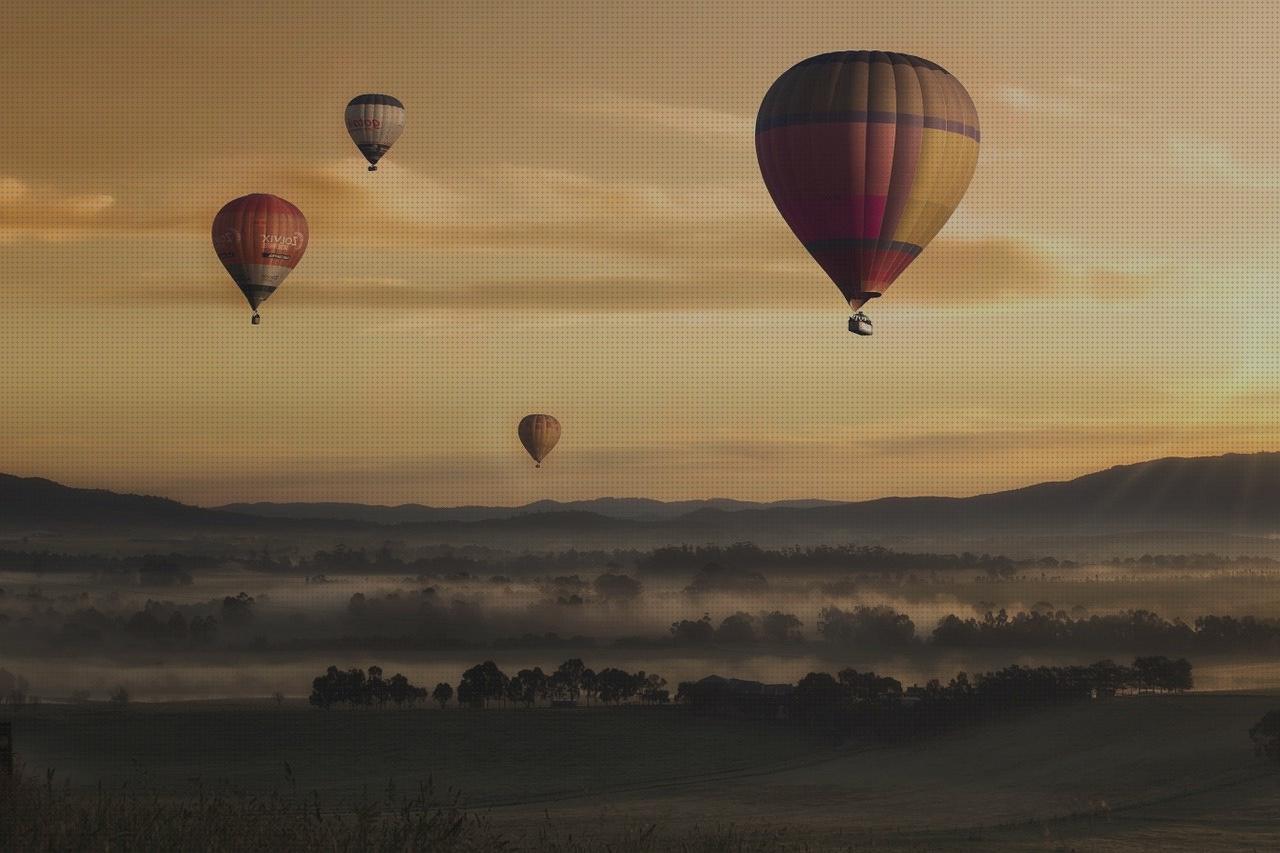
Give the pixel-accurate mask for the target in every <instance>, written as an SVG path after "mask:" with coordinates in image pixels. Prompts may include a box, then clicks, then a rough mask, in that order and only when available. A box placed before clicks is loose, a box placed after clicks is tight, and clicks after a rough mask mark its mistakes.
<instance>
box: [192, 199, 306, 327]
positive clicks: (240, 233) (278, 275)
mask: <svg viewBox="0 0 1280 853" xmlns="http://www.w3.org/2000/svg"><path fill="white" fill-rule="evenodd" d="M309 239H310V232H309V231H308V230H307V219H306V217H304V216H303V215H302V211H301V210H298V208H296V207H294V206H293V205H292V204H290V203H289V202H287V201H285V200H284V199H282V198H280V197H279V196H274V195H267V194H266V193H254V194H253V195H246V196H241V197H240V198H237V199H234V200H232V201H229V202H227V203H226V205H224V206H223V208H222V210H219V211H218V215H217V216H215V217H214V218H213V248H214V250H215V251H216V252H217V253H218V260H220V261H222V265H223V266H224V267H226V268H227V272H228V273H230V274H231V278H232V279H233V280H234V281H235V283H236V286H237V287H239V288H240V292H241V293H243V294H244V298H245V299H246V300H248V302H249V307H250V308H252V309H253V325H255V326H256V325H258V323H260V322H261V321H262V318H261V317H260V316H259V315H258V306H259V305H261V304H262V303H263V302H266V301H267V299H268V298H270V296H271V294H273V293H275V292H276V288H278V287H279V286H280V284H281V283H282V282H283V281H284V280H285V277H286V276H288V275H289V273H290V272H291V271H292V270H293V268H294V267H296V266H297V265H298V261H300V260H302V255H303V253H304V252H305V251H306V250H307V242H308V241H309Z"/></svg>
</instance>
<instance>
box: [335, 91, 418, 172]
mask: <svg viewBox="0 0 1280 853" xmlns="http://www.w3.org/2000/svg"><path fill="white" fill-rule="evenodd" d="M404 118H405V112H404V104H402V103H400V101H398V100H396V99H395V98H393V97H391V96H390V95H357V96H356V97H354V98H352V99H351V103H349V104H347V133H349V134H351V141H352V142H354V143H355V144H356V147H357V148H359V149H360V153H361V154H363V155H364V158H365V159H366V160H368V161H369V171H370V172H376V171H378V161H379V160H381V159H382V155H383V154H386V153H387V149H389V148H390V147H391V146H392V145H394V144H395V141H396V140H397V139H399V138H400V134H401V133H402V132H403V131H404Z"/></svg>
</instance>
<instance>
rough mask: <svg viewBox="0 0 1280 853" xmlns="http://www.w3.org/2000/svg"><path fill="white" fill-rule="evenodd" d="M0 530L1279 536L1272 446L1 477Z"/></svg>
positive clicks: (801, 538)
mask: <svg viewBox="0 0 1280 853" xmlns="http://www.w3.org/2000/svg"><path fill="white" fill-rule="evenodd" d="M0 529H2V530H3V531H4V532H5V533H7V534H12V533H14V532H27V531H31V530H76V531H82V532H83V531H89V532H98V533H108V532H112V531H114V532H115V533H116V534H119V533H121V532H127V531H144V530H145V531H157V530H161V531H163V530H170V531H184V532H185V533H186V534H187V535H190V534H192V533H196V534H208V535H217V534H233V535H237V536H256V535H270V536H289V535H302V534H304V533H305V534H306V535H308V536H315V535H330V536H339V537H347V538H360V537H365V536H367V537H375V538H376V537H387V536H389V535H394V536H395V537H397V538H407V539H414V540H421V541H441V542H446V541H447V542H455V543H456V542H467V543H477V544H490V543H492V542H495V541H499V542H501V543H502V544H504V545H509V544H510V543H511V541H512V538H513V537H514V538H515V539H518V540H521V541H524V540H525V539H527V540H528V542H529V543H530V544H529V547H532V546H533V544H537V543H547V542H555V543H560V544H564V543H570V544H574V543H577V542H581V543H582V544H583V545H584V546H585V545H587V544H593V545H598V544H600V543H601V542H605V541H608V542H611V543H615V544H618V545H625V544H632V543H641V542H643V543H646V544H653V543H678V542H712V541H734V540H753V541H770V542H775V543H777V542H792V543H809V542H818V541H827V542H834V541H878V540H880V541H884V540H888V539H898V540H900V539H902V538H904V537H905V538H926V539H931V540H936V539H939V538H944V539H945V538H947V537H953V538H954V537H956V536H964V537H970V538H972V537H988V538H995V539H999V538H1001V537H1006V536H1092V537H1098V536H1106V535H1110V534H1120V533H1126V534H1130V533H1138V532H1156V531H1177V532H1180V533H1184V534H1189V533H1201V534H1203V533H1212V534H1228V535H1235V536H1241V535H1243V536H1249V537H1260V536H1265V537H1270V536H1271V535H1272V534H1273V533H1275V532H1277V531H1280V453H1253V454H1228V455H1225V456H1214V457H1197V458H1165V459H1157V460H1152V461H1148V462H1140V463H1136V464H1132V465H1120V466H1116V467H1113V468H1108V469H1105V470H1102V471H1098V472H1095V473H1092V474H1087V475H1085V476H1082V477H1077V478H1075V479H1072V480H1066V481H1061V482H1046V483H1038V484H1035V485H1031V486H1025V487H1022V488H1018V489H1011V490H1007V491H1000V492H993V493H989V494H982V495H974V496H971V497H927V496H926V497H888V498H881V499H878V500H869V501H858V502H848V503H841V502H834V501H821V500H811V501H781V502H777V503H751V502H746V501H735V500H730V499H711V500H701V501H699V500H693V501H675V502H662V501H656V500H649V499H644V498H599V499H596V500H585V501H573V502H568V503H559V502H555V501H538V502H535V503H531V504H526V505H523V506H516V507H496V506H464V507H430V506H422V505H417V504H406V505H401V506H369V505H364V504H351V503H235V504H228V505H225V506H220V507H214V508H204V507H196V506H191V505H187V504H182V503H179V502H177V501H172V500H168V499H166V498H160V497H152V496H142V495H130V494H119V493H116V492H110V491H105V490H99V489H79V488H72V487H69V486H64V485H60V484H58V483H54V482H52V481H49V480H43V479H38V478H20V477H14V476H9V475H0Z"/></svg>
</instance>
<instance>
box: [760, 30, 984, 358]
mask: <svg viewBox="0 0 1280 853" xmlns="http://www.w3.org/2000/svg"><path fill="white" fill-rule="evenodd" d="M978 138H979V133H978V113H977V111H976V110H975V109H974V108H973V101H972V100H970V98H969V93H968V92H966V91H965V89H964V87H963V86H961V85H960V82H959V81H958V80H956V78H954V77H952V76H951V75H950V74H949V73H947V71H946V70H944V69H942V68H940V67H939V66H937V65H935V64H934V63H932V62H930V61H928V60H927V59H920V58H919V57H915V56H907V55H905V54H901V53H878V52H877V53H873V52H870V51H856V52H854V51H849V52H844V53H825V54H822V55H821V56H814V57H812V58H810V59H806V60H804V61H803V62H801V63H799V64H798V65H796V66H794V67H792V68H791V69H790V70H788V71H787V72H786V73H784V74H783V75H782V76H781V77H779V78H778V79H777V81H776V82H775V83H774V84H773V86H772V87H771V88H770V89H769V92H768V94H766V95H765V96H764V102H763V103H762V104H761V105H760V114H759V116H758V117H757V119H756V156H757V158H758V159H759V161H760V171H761V173H762V174H763V176H764V182H765V186H767V187H768V188H769V193H770V195H772V196H773V201H774V203H775V204H776V205H777V206H778V210H779V211H780V212H781V213H782V217H783V218H784V219H785V220H786V221H787V224H788V225H790V226H791V230H792V231H794V232H795V235H796V237H798V238H799V239H800V241H801V242H802V243H803V244H804V247H805V248H806V249H808V251H809V254H810V255H812V256H813V259H814V260H816V261H817V262H818V263H819V264H820V265H821V266H822V269H823V270H825V271H826V273H827V275H829V276H830V277H831V280H832V281H834V282H835V284H836V287H838V288H840V292H841V293H842V294H843V295H844V298H845V299H847V300H848V302H849V306H850V308H852V309H853V310H854V311H855V312H857V313H856V314H855V315H854V316H853V317H851V318H850V319H849V331H851V332H855V333H857V334H862V335H869V334H871V321H870V320H869V319H868V318H867V316H866V315H865V314H864V313H862V311H860V310H859V309H860V308H861V307H862V306H863V304H865V303H866V302H867V301H868V300H870V299H874V298H875V297H877V296H880V295H881V294H883V293H884V292H885V291H886V290H888V288H889V285H891V284H893V282H894V280H895V279H897V277H898V276H899V275H901V274H902V271H903V270H905V269H906V268H907V265H908V264H910V263H911V262H912V261H913V260H915V258H916V256H917V255H919V254H920V251H921V250H922V249H923V248H924V247H925V246H926V245H927V244H928V243H929V241H930V240H932V239H933V237H934V235H935V234H937V233H938V231H939V230H940V229H941V228H942V226H943V225H944V224H945V223H946V221H947V219H948V218H950V216H951V213H952V211H954V210H955V208H956V205H957V204H959V203H960V198H961V197H962V196H963V195H964V191H965V189H966V188H967V187H968V186H969V180H970V179H971V178H972V177H973V170H974V167H975V166H976V165H977V162H978Z"/></svg>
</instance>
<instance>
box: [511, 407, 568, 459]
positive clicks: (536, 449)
mask: <svg viewBox="0 0 1280 853" xmlns="http://www.w3.org/2000/svg"><path fill="white" fill-rule="evenodd" d="M516 431H517V432H518V433H519V434H520V443H521V444H523V445H524V449H525V450H527V451H529V455H530V456H532V457H533V461H534V462H535V463H537V464H536V465H534V467H535V468H541V467H542V460H543V459H545V458H546V456H547V454H548V453H550V452H551V449H552V448H554V447H555V446H556V442H558V441H559V440H560V422H559V421H558V420H556V419H555V418H553V417H551V415H525V416H524V420H522V421H520V426H519V428H518V429H517V430H516Z"/></svg>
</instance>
